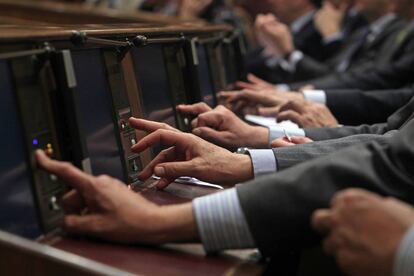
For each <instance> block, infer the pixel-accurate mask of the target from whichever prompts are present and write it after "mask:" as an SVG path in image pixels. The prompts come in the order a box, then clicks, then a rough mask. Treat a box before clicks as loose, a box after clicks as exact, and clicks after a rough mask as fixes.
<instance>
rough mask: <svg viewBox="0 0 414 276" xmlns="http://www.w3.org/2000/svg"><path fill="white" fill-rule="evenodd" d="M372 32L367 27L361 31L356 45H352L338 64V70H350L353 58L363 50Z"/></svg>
mask: <svg viewBox="0 0 414 276" xmlns="http://www.w3.org/2000/svg"><path fill="white" fill-rule="evenodd" d="M370 34H371V29H370V28H368V27H367V28H366V30H365V31H364V32H362V33H361V36H360V38H359V40H358V42H356V43H355V44H354V45H352V46H351V47H350V48H349V49H348V50H347V51H346V53H345V54H344V57H343V58H342V61H341V62H340V63H339V64H338V66H337V67H336V71H337V72H340V73H342V72H345V71H346V70H348V68H349V66H350V65H351V62H352V59H353V58H354V57H355V56H356V54H357V53H358V52H359V51H360V50H362V49H363V48H364V46H365V44H366V43H367V41H368V37H369V35H370Z"/></svg>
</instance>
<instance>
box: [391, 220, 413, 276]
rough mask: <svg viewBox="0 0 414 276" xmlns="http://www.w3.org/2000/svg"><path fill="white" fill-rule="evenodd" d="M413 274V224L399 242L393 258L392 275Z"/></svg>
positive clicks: (407, 275)
mask: <svg viewBox="0 0 414 276" xmlns="http://www.w3.org/2000/svg"><path fill="white" fill-rule="evenodd" d="M411 275H414V225H413V226H411V228H410V229H409V230H408V231H407V233H406V234H405V235H404V237H403V239H402V240H401V242H400V246H399V247H398V250H397V253H396V255H395V259H394V269H393V276H411Z"/></svg>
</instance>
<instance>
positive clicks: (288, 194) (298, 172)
mask: <svg viewBox="0 0 414 276" xmlns="http://www.w3.org/2000/svg"><path fill="white" fill-rule="evenodd" d="M412 137H414V122H411V123H409V124H408V125H407V126H406V127H405V128H403V129H402V130H401V132H400V133H399V134H397V135H395V136H394V137H393V138H392V139H391V141H390V143H389V144H387V145H379V144H378V143H376V142H373V143H368V144H362V145H358V146H355V147H351V148H348V149H345V150H342V151H339V152H337V153H335V154H332V155H329V156H326V157H323V158H319V159H315V160H313V161H310V162H306V163H303V164H301V165H298V166H295V167H292V168H291V169H288V170H284V171H282V172H280V173H276V174H273V175H268V176H265V177H262V178H259V179H256V180H254V181H252V182H250V183H247V184H244V185H239V186H238V187H237V191H238V195H239V199H240V203H241V206H242V209H243V212H244V214H245V217H246V220H247V222H248V225H249V228H250V231H251V233H252V235H253V238H254V240H255V242H256V244H257V246H258V247H259V249H260V250H261V251H262V253H264V254H265V255H267V256H271V255H272V254H273V253H275V252H276V251H279V250H282V249H286V248H289V249H292V248H293V249H294V248H301V247H303V246H306V245H313V244H314V243H315V242H318V241H319V238H318V236H317V235H316V234H315V233H314V232H313V231H312V230H311V227H310V218H311V215H312V213H313V212H314V211H315V210H316V209H319V208H326V207H328V206H329V202H330V200H331V198H332V196H333V195H334V194H335V193H336V192H338V191H340V190H343V189H346V188H350V187H359V188H364V189H367V190H371V191H373V192H376V193H379V194H382V195H389V196H393V197H397V198H400V199H402V200H405V201H407V202H409V203H411V204H414V143H413V138H412Z"/></svg>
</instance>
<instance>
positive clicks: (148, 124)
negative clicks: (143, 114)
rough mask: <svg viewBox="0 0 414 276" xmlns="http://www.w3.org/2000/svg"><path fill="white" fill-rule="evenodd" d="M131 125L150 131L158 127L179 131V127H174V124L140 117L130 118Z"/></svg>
mask: <svg viewBox="0 0 414 276" xmlns="http://www.w3.org/2000/svg"><path fill="white" fill-rule="evenodd" d="M128 122H129V125H130V126H132V127H133V128H135V129H137V130H142V131H145V132H148V133H151V132H154V131H156V130H158V129H166V130H171V131H178V132H179V130H178V129H176V128H173V127H172V126H170V125H168V124H165V123H158V122H154V121H149V120H144V119H138V118H129V120H128Z"/></svg>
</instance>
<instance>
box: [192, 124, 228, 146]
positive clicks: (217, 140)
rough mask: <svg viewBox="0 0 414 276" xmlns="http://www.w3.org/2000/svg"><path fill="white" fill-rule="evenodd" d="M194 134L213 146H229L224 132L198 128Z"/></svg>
mask: <svg viewBox="0 0 414 276" xmlns="http://www.w3.org/2000/svg"><path fill="white" fill-rule="evenodd" d="M193 134H194V135H197V136H198V137H201V138H203V139H204V140H206V141H209V142H211V143H213V144H218V145H226V144H227V141H225V140H226V139H225V138H224V136H225V133H224V132H221V131H217V130H214V129H212V128H209V127H198V128H196V129H194V130H193Z"/></svg>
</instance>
